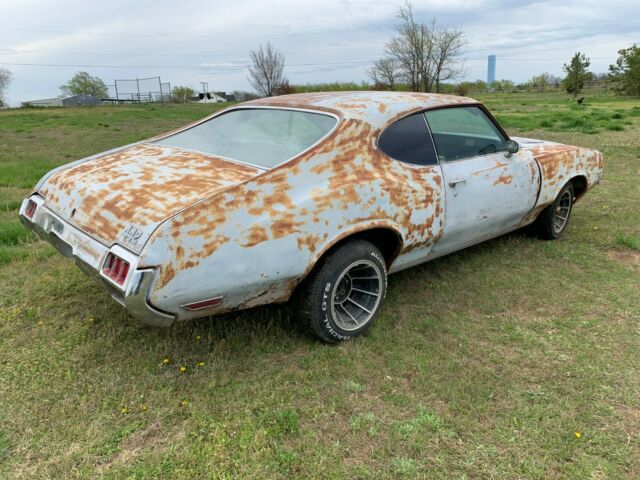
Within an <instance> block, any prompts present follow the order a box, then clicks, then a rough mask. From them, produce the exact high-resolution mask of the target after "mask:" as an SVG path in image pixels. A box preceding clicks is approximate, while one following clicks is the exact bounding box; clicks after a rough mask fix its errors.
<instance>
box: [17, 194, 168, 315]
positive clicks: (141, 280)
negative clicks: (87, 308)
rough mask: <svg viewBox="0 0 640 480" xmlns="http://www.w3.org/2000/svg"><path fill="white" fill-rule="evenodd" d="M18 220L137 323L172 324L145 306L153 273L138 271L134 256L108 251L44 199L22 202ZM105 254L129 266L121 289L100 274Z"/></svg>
mask: <svg viewBox="0 0 640 480" xmlns="http://www.w3.org/2000/svg"><path fill="white" fill-rule="evenodd" d="M30 200H31V201H33V202H35V203H36V204H37V208H36V210H35V212H34V213H33V216H32V217H31V218H29V217H28V216H27V214H26V211H27V205H28V203H29V201H30ZM19 217H20V220H21V221H22V223H23V224H24V225H25V226H26V227H27V228H28V229H30V230H32V231H34V232H35V233H36V234H37V235H38V236H39V237H41V238H42V239H43V240H46V241H47V242H49V243H51V244H52V245H53V246H54V247H56V249H57V250H58V251H59V252H60V253H62V254H63V255H64V256H65V257H68V258H71V259H73V261H74V262H75V263H76V264H77V265H78V267H80V269H81V270H82V271H83V272H85V273H86V274H87V275H88V276H90V277H92V278H93V279H95V280H96V281H97V282H98V283H99V284H100V285H101V286H102V287H103V288H105V289H106V290H107V291H108V292H109V293H110V294H111V297H112V298H113V299H114V300H116V301H117V302H118V303H120V304H121V305H122V306H124V307H125V308H126V309H127V310H128V311H129V312H130V313H131V314H132V315H133V316H134V317H136V318H137V319H138V320H140V321H141V322H143V323H146V324H148V325H153V326H157V327H168V326H169V325H171V324H172V323H173V322H174V320H175V317H174V316H173V315H170V314H168V313H165V312H161V311H160V310H157V309H155V308H154V307H152V306H151V305H150V304H149V301H148V298H149V292H150V291H151V289H152V288H153V284H154V282H155V280H156V270H155V269H152V268H145V269H138V268H137V263H138V257H137V256H136V255H134V254H133V253H131V252H130V251H128V250H126V249H124V248H122V247H120V246H119V245H114V246H113V247H111V248H109V247H107V246H105V245H103V244H102V243H100V242H98V241H97V240H95V239H94V238H92V237H91V236H89V235H87V234H86V233H84V232H83V231H81V230H79V229H78V228H76V227H74V226H73V225H71V224H69V223H68V222H66V221H65V220H63V219H62V218H61V217H59V216H58V215H56V213H54V212H53V211H51V210H50V209H49V208H47V206H46V204H45V202H44V199H43V198H42V197H40V196H38V195H32V196H31V197H29V198H26V199H25V200H24V201H23V202H22V206H21V207H20V211H19ZM109 252H114V253H116V254H117V255H118V256H120V257H124V258H125V259H126V260H127V261H128V262H129V264H130V271H129V274H128V275H127V278H126V280H125V282H124V284H123V285H122V286H120V285H117V284H115V283H114V282H113V281H112V280H111V279H109V278H108V277H106V276H104V275H103V274H102V273H101V271H102V266H103V264H104V262H105V260H106V257H107V254H108V253H109Z"/></svg>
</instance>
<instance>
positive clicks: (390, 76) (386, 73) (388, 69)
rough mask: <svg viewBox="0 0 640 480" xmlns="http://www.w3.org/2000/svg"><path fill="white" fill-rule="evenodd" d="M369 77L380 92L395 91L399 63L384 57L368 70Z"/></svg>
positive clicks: (391, 58)
mask: <svg viewBox="0 0 640 480" xmlns="http://www.w3.org/2000/svg"><path fill="white" fill-rule="evenodd" d="M367 75H369V78H370V79H371V81H372V82H373V83H374V87H375V88H377V89H378V90H383V89H384V90H387V89H388V90H395V89H396V79H397V78H398V63H397V62H396V59H395V58H393V57H383V58H381V59H379V60H376V61H375V62H373V66H372V67H371V68H370V69H369V70H367ZM383 87H384V88H383Z"/></svg>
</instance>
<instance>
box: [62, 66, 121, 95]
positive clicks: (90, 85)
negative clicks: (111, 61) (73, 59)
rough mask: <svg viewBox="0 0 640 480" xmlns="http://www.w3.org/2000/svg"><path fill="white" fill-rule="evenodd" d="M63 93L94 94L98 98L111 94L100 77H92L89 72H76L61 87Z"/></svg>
mask: <svg viewBox="0 0 640 480" xmlns="http://www.w3.org/2000/svg"><path fill="white" fill-rule="evenodd" d="M60 90H61V91H62V94H63V95H67V96H69V95H93V96H94V97H98V98H106V97H108V96H109V93H108V91H107V86H106V85H105V84H104V82H103V81H102V80H101V79H100V78H98V77H92V76H91V75H89V74H88V73H87V72H78V73H76V74H75V75H74V76H73V77H72V78H71V80H69V83H67V84H66V85H62V86H61V87H60Z"/></svg>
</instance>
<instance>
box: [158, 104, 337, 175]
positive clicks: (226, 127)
mask: <svg viewBox="0 0 640 480" xmlns="http://www.w3.org/2000/svg"><path fill="white" fill-rule="evenodd" d="M336 122H337V120H336V119H335V118H333V117H331V116H329V115H324V114H320V113H310V112H301V111H298V110H284V109H269V108H265V109H262V108H253V109H238V110H231V111H229V112H227V113H223V114H222V115H218V116H216V117H214V118H212V119H211V120H208V121H206V122H204V123H201V124H199V125H196V126H195V127H191V128H189V129H188V130H185V131H183V132H180V133H176V134H174V135H171V136H169V137H166V138H163V139H161V140H157V141H156V142H154V143H156V144H158V145H164V146H168V147H180V148H188V149H192V150H198V151H200V152H204V153H209V154H212V155H219V156H222V157H227V158H230V159H233V160H239V161H241V162H245V163H250V164H252V165H257V166H259V167H264V168H271V167H274V166H276V165H278V164H280V163H282V162H284V161H286V160H289V159H290V158H292V157H295V156H296V155H298V154H299V153H301V152H303V151H304V150H306V149H307V148H309V147H310V146H311V145H313V144H314V143H316V142H317V141H318V140H320V139H321V138H322V137H324V136H325V135H326V134H327V133H329V132H330V131H331V129H332V128H333V126H334V125H335V124H336Z"/></svg>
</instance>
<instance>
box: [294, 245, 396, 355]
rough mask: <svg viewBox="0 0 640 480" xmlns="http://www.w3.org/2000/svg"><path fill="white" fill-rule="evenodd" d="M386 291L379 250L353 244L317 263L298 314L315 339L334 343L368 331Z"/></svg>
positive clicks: (338, 249) (383, 265)
mask: <svg viewBox="0 0 640 480" xmlns="http://www.w3.org/2000/svg"><path fill="white" fill-rule="evenodd" d="M386 291H387V269H386V265H385V262H384V258H383V256H382V254H381V253H380V250H378V249H377V248H376V247H375V246H374V245H372V244H371V243H369V242H367V241H364V240H355V241H352V242H349V243H345V244H344V245H341V246H339V247H338V248H336V249H335V250H334V251H332V252H331V253H329V254H328V255H327V256H326V257H325V258H323V259H322V260H321V264H320V265H319V266H318V268H317V270H316V271H315V272H314V273H313V274H312V277H311V278H310V279H309V280H308V283H307V287H306V288H305V291H304V292H302V294H303V298H302V299H301V300H302V312H303V314H304V317H305V320H306V321H307V323H308V325H309V326H310V328H311V330H312V332H313V333H314V334H315V335H317V336H318V337H320V338H321V339H322V340H324V341H325V342H329V343H337V342H340V341H343V340H349V339H351V338H354V337H357V336H358V335H361V334H363V333H364V332H366V331H367V330H368V329H369V328H370V327H371V325H372V324H373V322H374V321H375V319H376V318H377V317H378V315H379V314H380V310H381V309H382V304H383V303H384V296H385V293H386Z"/></svg>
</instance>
